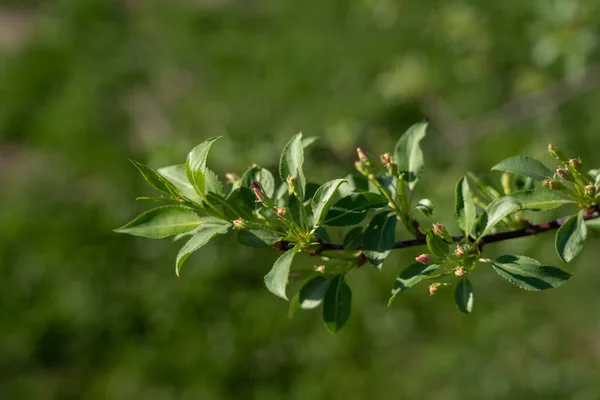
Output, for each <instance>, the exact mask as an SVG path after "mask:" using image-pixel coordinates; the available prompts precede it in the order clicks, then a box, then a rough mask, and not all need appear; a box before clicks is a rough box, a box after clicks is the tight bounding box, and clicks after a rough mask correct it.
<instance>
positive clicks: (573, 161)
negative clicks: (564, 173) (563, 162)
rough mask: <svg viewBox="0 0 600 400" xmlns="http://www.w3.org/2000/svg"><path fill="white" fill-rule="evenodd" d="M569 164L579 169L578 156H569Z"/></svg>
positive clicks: (579, 161)
mask: <svg viewBox="0 0 600 400" xmlns="http://www.w3.org/2000/svg"><path fill="white" fill-rule="evenodd" d="M569 165H570V166H571V168H573V169H581V160H580V159H578V158H571V159H570V160H569Z"/></svg>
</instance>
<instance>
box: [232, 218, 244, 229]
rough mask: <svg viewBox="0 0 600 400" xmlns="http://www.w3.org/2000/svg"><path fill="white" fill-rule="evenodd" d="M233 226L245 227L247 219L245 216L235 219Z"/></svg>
mask: <svg viewBox="0 0 600 400" xmlns="http://www.w3.org/2000/svg"><path fill="white" fill-rule="evenodd" d="M233 226H234V227H235V228H236V229H244V228H245V227H246V221H245V220H244V219H243V218H238V219H236V220H235V221H233Z"/></svg>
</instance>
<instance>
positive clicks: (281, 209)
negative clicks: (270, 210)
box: [277, 207, 286, 218]
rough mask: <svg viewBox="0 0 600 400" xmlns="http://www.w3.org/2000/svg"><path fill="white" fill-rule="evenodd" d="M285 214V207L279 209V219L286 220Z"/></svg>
mask: <svg viewBox="0 0 600 400" xmlns="http://www.w3.org/2000/svg"><path fill="white" fill-rule="evenodd" d="M285 213H286V210H285V207H278V208H277V216H278V217H279V218H285Z"/></svg>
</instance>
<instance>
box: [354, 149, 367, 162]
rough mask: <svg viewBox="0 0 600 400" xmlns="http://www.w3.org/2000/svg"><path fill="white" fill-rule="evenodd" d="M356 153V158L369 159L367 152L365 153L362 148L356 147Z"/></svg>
mask: <svg viewBox="0 0 600 400" xmlns="http://www.w3.org/2000/svg"><path fill="white" fill-rule="evenodd" d="M356 153H357V154H358V159H359V160H360V161H367V160H368V159H369V156H367V153H365V152H364V151H363V149H361V148H360V147H359V148H358V149H356Z"/></svg>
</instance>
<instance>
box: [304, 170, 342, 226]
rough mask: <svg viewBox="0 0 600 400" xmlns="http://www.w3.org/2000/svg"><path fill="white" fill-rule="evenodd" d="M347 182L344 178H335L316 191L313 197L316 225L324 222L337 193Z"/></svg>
mask: <svg viewBox="0 0 600 400" xmlns="http://www.w3.org/2000/svg"><path fill="white" fill-rule="evenodd" d="M344 182H346V181H345V180H343V179H335V180H333V181H330V182H327V183H325V184H324V185H322V186H321V187H319V189H317V192H316V193H315V196H314V197H313V198H312V211H313V216H314V226H319V225H321V224H322V222H323V219H324V218H325V216H326V215H327V212H328V211H329V209H330V208H331V205H332V204H333V200H334V199H335V197H334V196H335V194H336V192H337V190H338V188H339V187H340V185H341V184H342V183H344Z"/></svg>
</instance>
